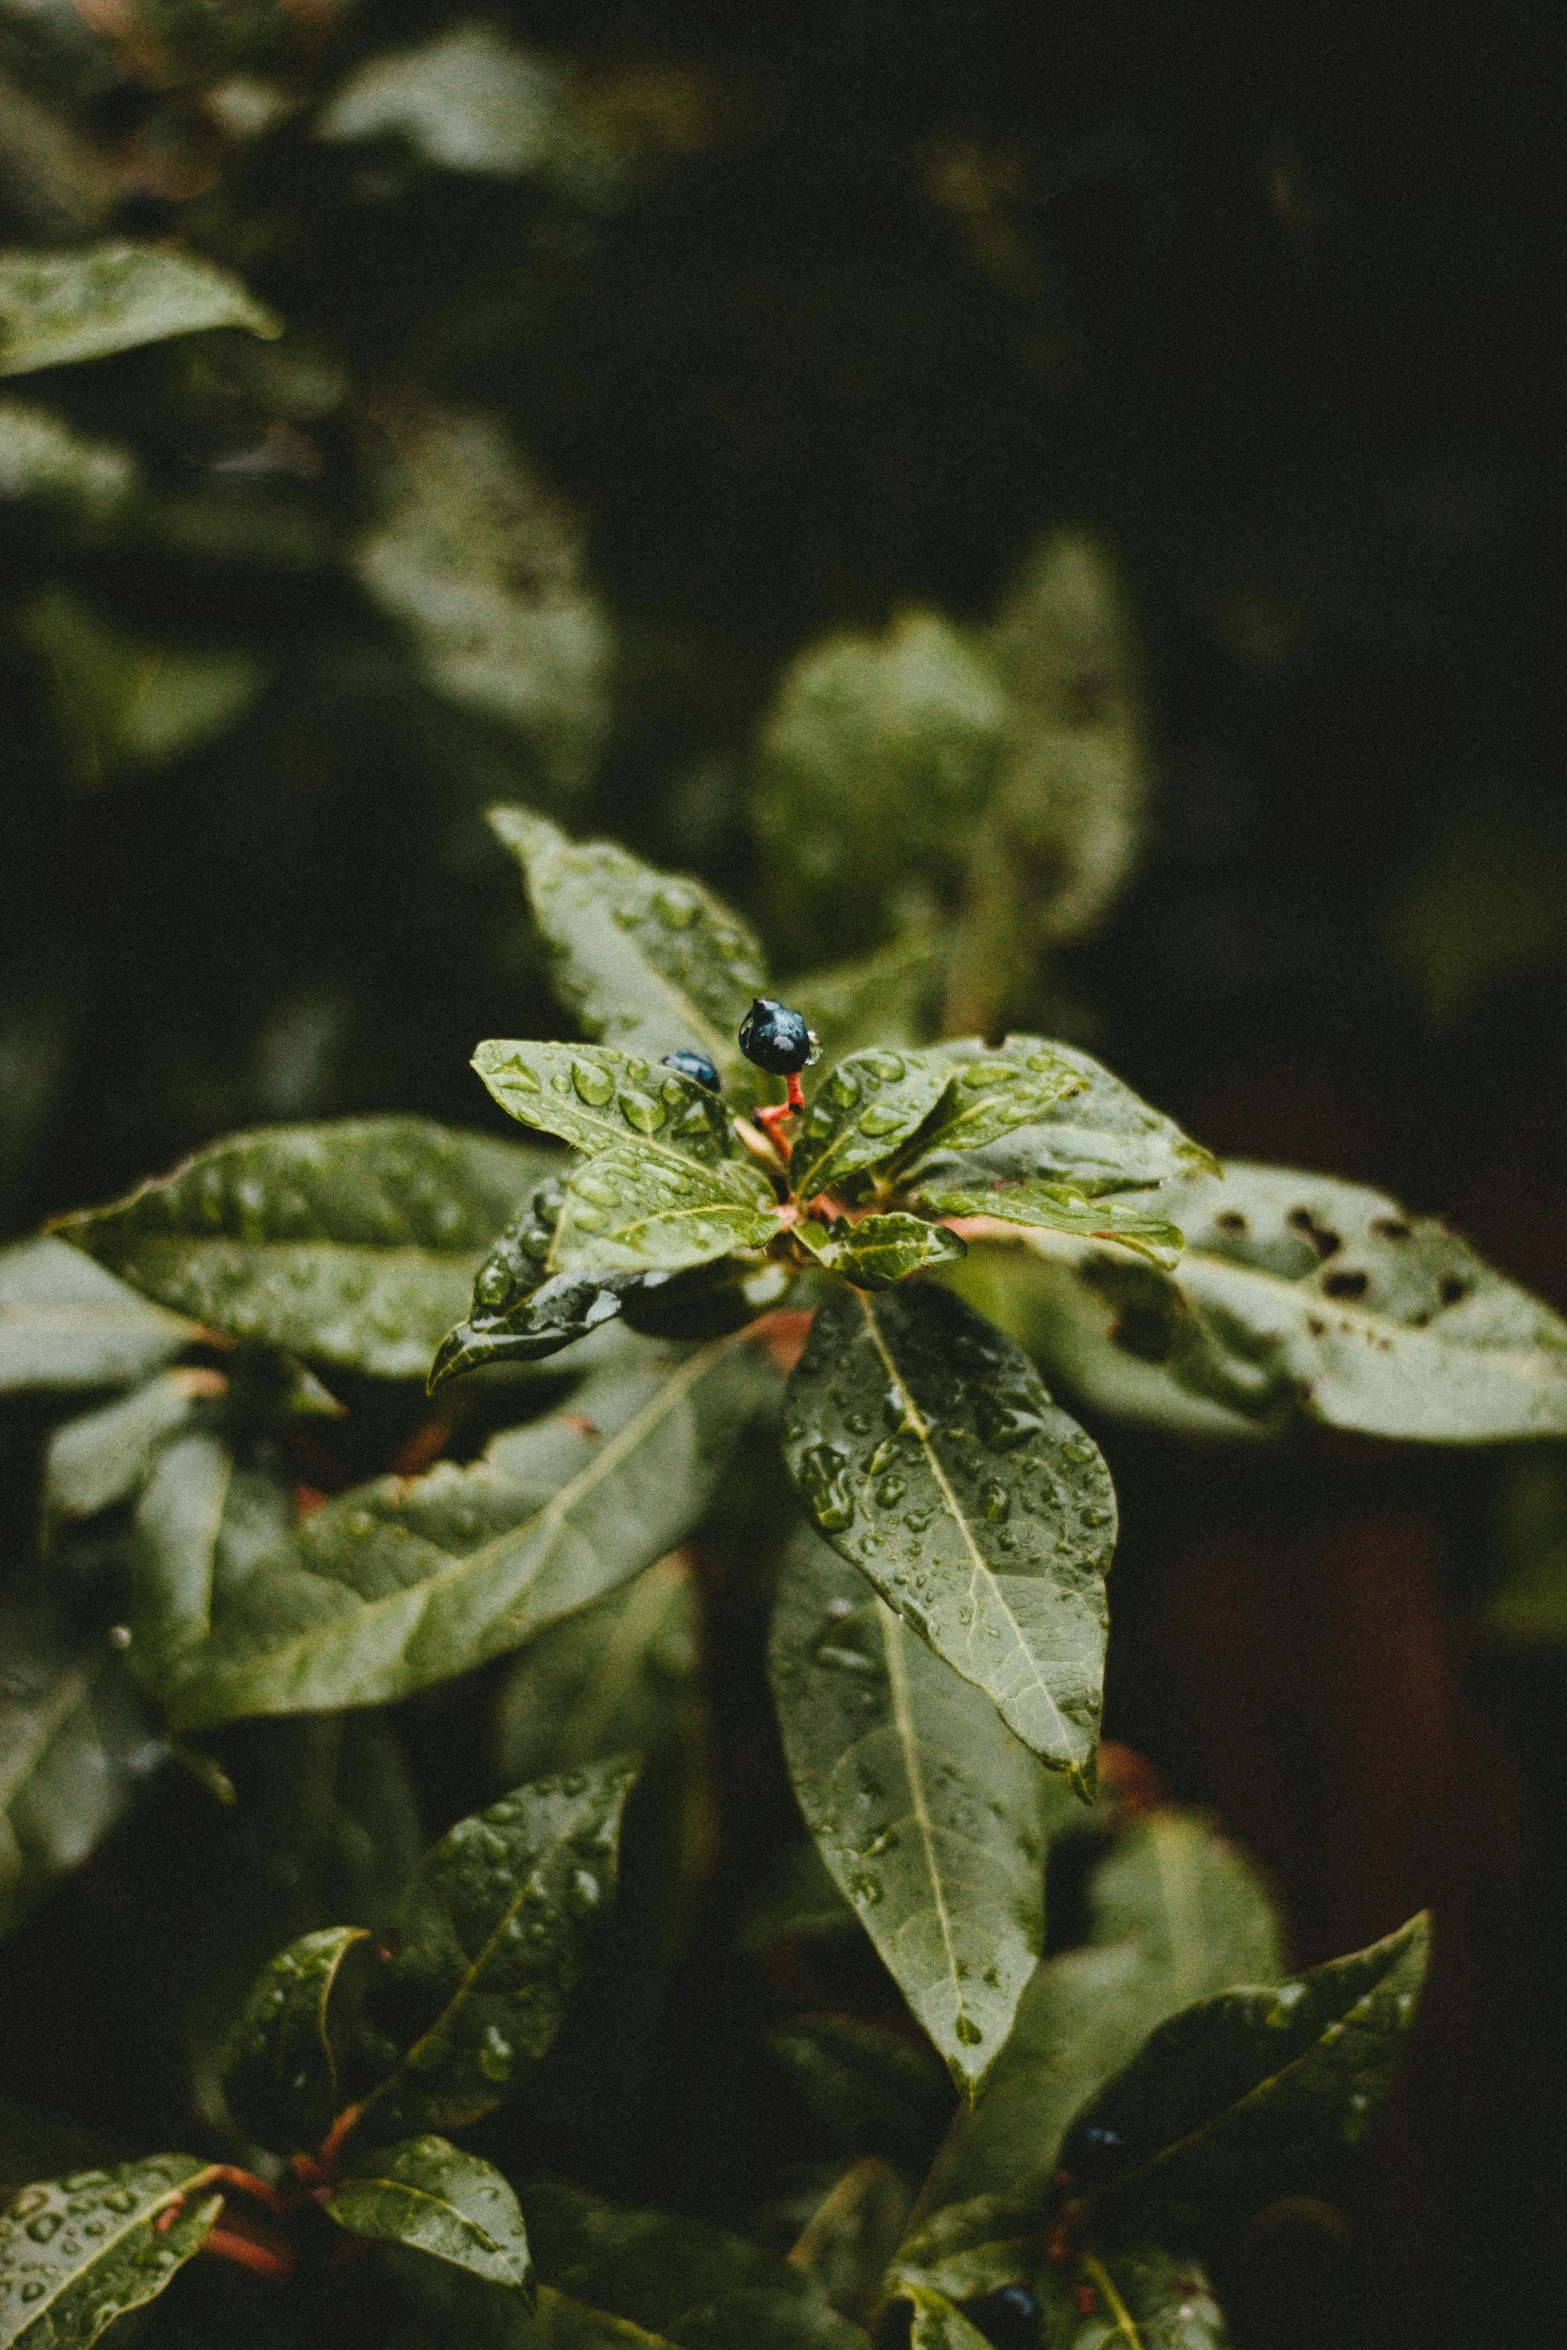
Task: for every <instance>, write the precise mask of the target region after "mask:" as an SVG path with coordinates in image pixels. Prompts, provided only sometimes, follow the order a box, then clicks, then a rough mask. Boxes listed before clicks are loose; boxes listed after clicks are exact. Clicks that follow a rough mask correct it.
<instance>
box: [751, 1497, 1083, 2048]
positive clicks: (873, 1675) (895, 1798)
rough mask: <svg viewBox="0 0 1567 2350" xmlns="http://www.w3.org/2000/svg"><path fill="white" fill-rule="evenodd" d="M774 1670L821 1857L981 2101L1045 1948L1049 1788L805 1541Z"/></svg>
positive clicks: (1002, 1732)
mask: <svg viewBox="0 0 1567 2350" xmlns="http://www.w3.org/2000/svg"><path fill="white" fill-rule="evenodd" d="M771 1664H772V1676H773V1689H774V1694H775V1696H776V1698H777V1703H778V1718H779V1722H780V1725H781V1727H782V1730H783V1738H784V1751H785V1753H786V1755H787V1756H788V1761H789V1770H790V1776H791V1777H792V1779H793V1781H794V1788H795V1793H796V1795H797V1796H798V1797H799V1800H800V1808H801V1809H802V1811H803V1812H804V1813H805V1817H806V1821H807V1823H808V1825H809V1827H810V1829H811V1833H812V1834H813V1836H814V1837H815V1838H816V1841H817V1844H818V1847H819V1848H820V1851H821V1854H822V1857H823V1859H824V1860H825V1861H826V1863H827V1866H828V1868H829V1869H830V1870H831V1872H832V1875H833V1878H834V1881H835V1882H836V1883H837V1885H838V1886H839V1888H840V1889H841V1891H842V1892H843V1893H844V1895H845V1896H846V1898H847V1899H848V1900H849V1901H850V1902H852V1904H853V1905H854V1908H855V1910H856V1911H857V1912H858V1914H859V1917H860V1919H861V1922H862V1923H863V1925H864V1927H865V1929H866V1932H867V1933H868V1934H869V1935H870V1937H871V1939H872V1941H873V1942H874V1943H875V1945H876V1947H877V1949H878V1950H879V1951H880V1953H881V1955H882V1957H883V1959H884V1960H885V1961H886V1963H887V1966H888V1968H889V1969H890V1971H891V1973H892V1975H893V1976H894V1978H895V1980H896V1981H897V1984H898V1987H899V1989H900V1990H901V1991H902V1993H903V1995H904V1997H905V1998H906V1999H907V2000H908V2002H909V2005H910V2007H911V2008H912V2009H913V2010H914V2013H915V2015H916V2016H917V2017H918V2018H919V2020H920V2022H921V2023H922V2024H923V2025H924V2027H925V2030H926V2031H927V2032H928V2033H929V2034H930V2036H931V2038H932V2040H933V2041H934V2042H935V2044H936V2046H937V2048H938V2049H939V2050H940V2052H941V2054H942V2056H943V2057H944V2058H945V2059H946V2061H947V2063H948V2065H949V2066H950V2067H951V2069H952V2072H953V2074H954V2076H955V2078H956V2079H957V2080H958V2081H959V2083H960V2084H961V2085H962V2086H963V2087H964V2088H966V2089H967V2090H968V2091H969V2092H970V2093H971V2094H972V2092H973V2090H974V2087H975V2085H976V2084H977V2083H978V2082H979V2081H980V2080H981V2079H982V2078H983V2076H984V2074H985V2073H986V2072H987V2071H988V2070H989V2068H990V2066H991V2065H992V2064H993V2063H994V2062H995V2060H996V2057H997V2055H998V2053H999V2051H1000V2049H1001V2046H1002V2043H1003V2042H1004V2041H1005V2039H1006V2036H1007V2033H1008V2032H1009V2030H1010V2029H1011V2025H1012V2018H1013V2014H1014V2012H1015V2010H1016V2007H1017V2003H1018V1999H1019V1997H1020V1996H1021V1993H1022V1990H1023V1986H1024V1984H1025V1983H1026V1982H1027V1981H1028V1978H1029V1976H1030V1975H1031V1974H1032V1972H1033V1969H1034V1963H1035V1961H1036V1959H1037V1958H1038V1956H1039V1953H1040V1950H1041V1949H1042V1947H1043V1945H1044V1930H1045V1905H1044V1852H1045V1832H1046V1820H1047V1815H1048V1812H1049V1810H1050V1807H1051V1803H1052V1797H1051V1793H1050V1789H1049V1785H1048V1781H1047V1774H1046V1773H1045V1772H1044V1770H1043V1769H1042V1768H1041V1767H1040V1765H1039V1763H1038V1762H1037V1761H1036V1760H1035V1758H1034V1756H1033V1755H1031V1754H1030V1753H1029V1751H1028V1749H1027V1748H1026V1747H1025V1746H1023V1745H1022V1744H1020V1742H1019V1741H1018V1740H1017V1739H1016V1738H1014V1737H1013V1736H1012V1735H1011V1733H1010V1732H1009V1731H1008V1730H1007V1728H1006V1726H1005V1724H1004V1723H1003V1722H1002V1720H1001V1717H1000V1715H999V1714H998V1713H997V1711H996V1709H995V1706H994V1705H993V1704H992V1703H991V1701H990V1699H989V1698H988V1697H987V1695H986V1694H985V1692H984V1691H983V1690H982V1689H977V1688H975V1687H974V1685H973V1684H972V1683H971V1682H969V1681H964V1680H960V1679H959V1677H958V1675H957V1674H956V1673H954V1672H953V1671H952V1670H951V1668H950V1667H949V1666H947V1665H945V1664H943V1663H942V1661H941V1658H940V1657H939V1656H934V1655H932V1653H931V1652H930V1650H929V1649H928V1648H926V1647H925V1646H924V1645H923V1643H922V1642H920V1641H918V1640H917V1639H916V1638H915V1637H914V1635H913V1633H912V1632H910V1631H909V1630H907V1628H906V1627H905V1626H904V1625H903V1624H902V1623H900V1622H899V1620H898V1618H897V1616H896V1615H895V1614H894V1613H893V1611H892V1609H891V1608H890V1607H888V1605H887V1604H886V1602H885V1601H884V1600H882V1599H879V1598H878V1597H877V1595H876V1594H875V1592H874V1591H872V1590H870V1589H868V1587H867V1585H866V1583H865V1579H864V1577H863V1576H862V1575H860V1574H859V1573H858V1572H857V1571H856V1570H855V1569H854V1568H853V1567H851V1566H849V1565H848V1564H846V1562H845V1561H844V1560H843V1559H841V1558H839V1557H838V1555H837V1554H836V1553H835V1552H834V1551H832V1550H830V1549H829V1548H828V1547H827V1545H826V1543H825V1542H823V1541H821V1540H820V1539H819V1538H818V1537H817V1536H816V1535H814V1534H812V1533H810V1532H809V1531H808V1530H807V1529H805V1528H802V1529H801V1530H800V1532H799V1533H798V1534H797V1535H796V1537H795V1539H794V1541H793V1543H792V1544H791V1546H790V1549H789V1553H788V1556H787V1560H786V1563H785V1567H784V1572H783V1577H782V1580H781V1582H780V1585H779V1591H778V1601H777V1609H776V1613H775V1616H774V1622H773V1637H772V1652H771ZM1057 1800H1059V1799H1057ZM1066 1800H1067V1801H1070V1798H1066Z"/></svg>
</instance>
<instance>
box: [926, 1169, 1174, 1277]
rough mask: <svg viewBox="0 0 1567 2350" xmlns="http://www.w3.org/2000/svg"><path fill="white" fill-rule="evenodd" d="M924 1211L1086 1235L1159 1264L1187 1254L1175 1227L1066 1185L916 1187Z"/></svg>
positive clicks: (1128, 1204) (1123, 1202) (1125, 1204)
mask: <svg viewBox="0 0 1567 2350" xmlns="http://www.w3.org/2000/svg"><path fill="white" fill-rule="evenodd" d="M914 1196H915V1197H916V1198H917V1199H918V1200H919V1201H920V1203H921V1205H922V1206H924V1207H927V1208H933V1209H934V1210H935V1212H936V1214H937V1215H938V1216H994V1217H996V1218H997V1219H998V1220H999V1221H1000V1222H1001V1223H1003V1224H1029V1225H1034V1226H1037V1227H1039V1228H1040V1229H1041V1230H1043V1231H1047V1232H1080V1233H1085V1234H1086V1235H1087V1236H1088V1237H1089V1238H1090V1239H1093V1240H1116V1241H1119V1242H1120V1244H1121V1246H1122V1247H1123V1248H1129V1249H1133V1250H1135V1251H1136V1253H1137V1254H1138V1255H1139V1256H1145V1257H1151V1258H1152V1259H1153V1261H1154V1262H1155V1264H1161V1265H1162V1264H1167V1263H1169V1262H1171V1261H1172V1260H1173V1259H1174V1258H1176V1257H1178V1256H1179V1255H1180V1253H1181V1247H1182V1240H1181V1235H1180V1233H1179V1231H1178V1230H1177V1229H1176V1227H1175V1225H1173V1224H1171V1223H1170V1222H1169V1221H1168V1220H1167V1219H1166V1218H1165V1217H1163V1216H1155V1215H1151V1214H1150V1213H1149V1212H1148V1210H1147V1209H1146V1208H1139V1207H1134V1206H1133V1205H1132V1203H1131V1202H1130V1201H1129V1200H1125V1199H1090V1198H1088V1197H1087V1195H1086V1194H1085V1193H1083V1192H1080V1191H1074V1190H1073V1188H1072V1186H1071V1185H1070V1184H1066V1183H1041V1182H1039V1181H1038V1180H1037V1179H1034V1180H1030V1179H1029V1178H1028V1177H1026V1176H1025V1177H1024V1179H1023V1180H1022V1181H1021V1182H1019V1183H1002V1182H999V1181H997V1182H994V1183H985V1184H959V1183H943V1182H941V1181H940V1180H939V1178H938V1179H937V1180H935V1181H927V1182H922V1183H920V1184H918V1185H916V1186H915V1193H914Z"/></svg>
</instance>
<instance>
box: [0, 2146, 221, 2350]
mask: <svg viewBox="0 0 1567 2350" xmlns="http://www.w3.org/2000/svg"><path fill="white" fill-rule="evenodd" d="M204 2168H205V2165H204V2164H203V2163H201V2162H199V2161H198V2160H197V2158H196V2157H195V2156H194V2155H192V2154H158V2155H151V2156H147V2157H144V2158H143V2160H141V2161H140V2162H122V2163H118V2164H116V2165H115V2166H114V2167H113V2168H112V2169H108V2170H84V2171H73V2172H71V2173H70V2175H69V2176H68V2177H66V2178H63V2179H47V2180H45V2181H43V2182H42V2183H41V2184H39V2185H37V2186H31V2187H23V2188H22V2189H21V2190H20V2192H19V2193H18V2194H16V2195H14V2196H13V2197H12V2199H11V2201H10V2203H9V2205H8V2206H7V2208H6V2212H5V2215H4V2216H3V2217H0V2344H3V2345H4V2350H89V2345H90V2344H92V2343H93V2342H96V2341H97V2339H98V2337H99V2335H100V2334H101V2333H103V2332H104V2330H105V2329H106V2327H108V2326H110V2325H112V2324H113V2323H114V2320H115V2319H116V2318H117V2317H120V2316H122V2315H123V2314H124V2312H125V2311H126V2310H128V2309H137V2308H139V2307H140V2306H141V2304H142V2303H143V2302H144V2301H151V2300H153V2299H154V2298H155V2297H156V2296H157V2295H158V2294H159V2293H161V2292H162V2291H163V2288H164V2286H165V2285H167V2284H168V2283H169V2281H170V2279H171V2278H172V2277H173V2276H174V2274H175V2272H176V2270H178V2269H180V2268H182V2267H183V2266H184V2264H185V2262H186V2261H187V2260H189V2259H190V2258H191V2257H192V2255H193V2254H194V2253H197V2252H199V2251H200V2250H201V2247H202V2245H203V2244H204V2243H205V2242H206V2239H207V2236H208V2234H209V2232H210V2230H211V2228H212V2224H213V2222H214V2220H215V2219H216V2218H217V2216H218V2213H219V2212H220V2211H221V2210H222V2208H223V2198H222V2196H221V2195H202V2196H200V2197H199V2199H198V2200H196V2201H195V2202H193V2203H192V2204H191V2205H190V2207H189V2209H188V2210H186V2211H183V2212H182V2213H181V2214H180V2217H179V2218H178V2219H176V2220H175V2221H174V2222H173V2223H172V2225H171V2226H169V2227H167V2228H166V2229H165V2230H164V2231H163V2232H162V2233H161V2234H159V2233H158V2232H157V2231H156V2230H155V2227H154V2224H153V2223H154V2222H155V2220H156V2219H157V2217H158V2215H159V2213H160V2212H162V2211H164V2210H166V2209H167V2208H168V2206H169V2205H170V2204H171V2203H176V2202H178V2201H179V2197H180V2188H181V2184H182V2182H183V2181H184V2180H186V2179H191V2178H196V2177H198V2176H199V2175H200V2174H201V2172H202V2171H203V2170H204Z"/></svg>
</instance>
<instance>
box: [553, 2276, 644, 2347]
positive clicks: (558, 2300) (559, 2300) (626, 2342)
mask: <svg viewBox="0 0 1567 2350" xmlns="http://www.w3.org/2000/svg"><path fill="white" fill-rule="evenodd" d="M528 2350H670V2344H669V2340H668V2337H667V2336H666V2335H663V2334H650V2333H648V2332H647V2330H646V2329H645V2327H642V2326H634V2325H633V2324H632V2323H631V2320H630V2319H629V2318H625V2317H611V2315H610V2313H609V2311H608V2310H607V2309H590V2308H589V2307H588V2305H587V2303H586V2302H585V2301H574V2300H573V2299H572V2298H571V2296H570V2294H569V2293H557V2292H556V2291H555V2290H554V2289H553V2287H551V2286H549V2285H541V2286H540V2287H539V2307H538V2317H537V2321H536V2331H535V2332H534V2333H533V2334H530V2336H529V2337H528Z"/></svg>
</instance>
